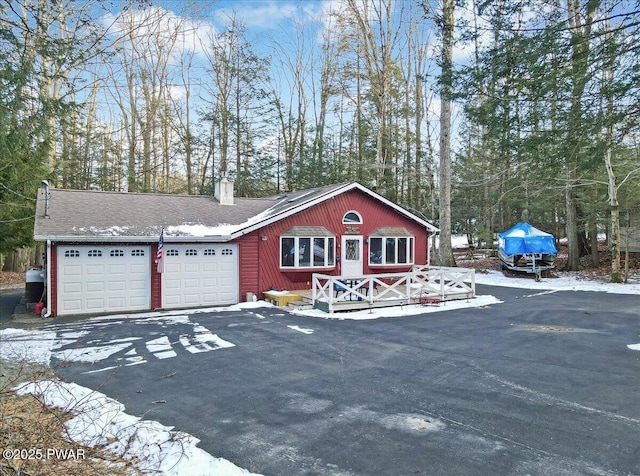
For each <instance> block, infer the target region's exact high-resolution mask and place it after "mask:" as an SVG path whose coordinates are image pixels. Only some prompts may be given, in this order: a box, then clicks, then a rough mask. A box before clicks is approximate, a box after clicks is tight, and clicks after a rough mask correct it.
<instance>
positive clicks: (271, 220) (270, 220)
mask: <svg viewBox="0 0 640 476" xmlns="http://www.w3.org/2000/svg"><path fill="white" fill-rule="evenodd" d="M350 190H360V191H361V192H363V193H365V194H367V195H369V196H371V197H372V198H374V199H376V200H379V201H380V202H382V203H384V204H385V205H387V206H389V207H390V208H393V209H394V210H395V211H396V212H398V213H400V214H401V215H404V216H405V217H407V218H409V219H411V220H413V221H415V222H417V223H419V224H420V225H422V226H424V227H425V228H426V229H427V232H428V233H437V232H439V231H440V230H439V229H438V228H436V227H435V226H433V225H432V224H431V223H429V222H428V221H426V220H423V219H422V218H420V217H418V216H416V215H414V214H413V213H411V212H410V211H408V210H406V209H404V208H402V207H401V206H400V205H398V204H396V203H393V202H392V201H391V200H388V199H386V198H384V197H383V196H382V195H379V194H377V193H376V192H374V191H373V190H369V189H368V188H367V187H365V186H364V185H360V184H359V183H358V182H351V183H347V184H344V185H342V186H340V187H337V188H335V189H333V190H330V191H328V192H326V193H323V194H322V195H319V196H317V197H315V198H313V199H312V200H308V201H305V202H302V203H300V204H296V205H292V206H291V207H289V208H287V209H285V210H283V211H281V212H279V213H277V214H275V215H272V216H270V217H268V218H266V219H264V220H261V221H259V222H256V223H254V224H252V225H250V226H247V227H244V228H239V229H238V230H236V231H235V232H233V233H232V234H231V238H232V239H233V238H238V237H240V236H243V235H246V234H247V233H251V232H252V231H255V230H258V229H260V228H263V227H265V226H267V225H271V224H272V223H275V222H277V221H280V220H282V219H283V218H286V217H288V216H291V215H293V214H295V213H298V212H300V211H302V210H306V209H307V208H310V207H313V206H315V205H318V204H319V203H321V202H324V201H325V200H329V199H331V198H333V197H336V196H338V195H340V194H342V193H345V192H348V191H350ZM285 200H286V199H285Z"/></svg>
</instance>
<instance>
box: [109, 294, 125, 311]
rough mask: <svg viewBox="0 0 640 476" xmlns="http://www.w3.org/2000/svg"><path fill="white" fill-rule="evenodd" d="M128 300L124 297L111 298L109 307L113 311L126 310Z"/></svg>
mask: <svg viewBox="0 0 640 476" xmlns="http://www.w3.org/2000/svg"><path fill="white" fill-rule="evenodd" d="M126 304H127V302H126V300H125V299H124V298H123V297H112V298H109V307H110V308H112V309H116V310H119V309H125V308H126Z"/></svg>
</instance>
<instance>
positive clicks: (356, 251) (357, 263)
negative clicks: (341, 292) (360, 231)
mask: <svg viewBox="0 0 640 476" xmlns="http://www.w3.org/2000/svg"><path fill="white" fill-rule="evenodd" d="M341 251H342V258H341V259H342V276H362V272H363V268H362V235H342V250H341Z"/></svg>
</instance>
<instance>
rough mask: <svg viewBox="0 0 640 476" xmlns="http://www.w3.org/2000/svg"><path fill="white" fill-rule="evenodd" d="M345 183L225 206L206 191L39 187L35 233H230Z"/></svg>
mask: <svg viewBox="0 0 640 476" xmlns="http://www.w3.org/2000/svg"><path fill="white" fill-rule="evenodd" d="M344 185H345V184H339V185H331V186H326V187H318V188H315V189H311V190H302V191H299V192H293V193H286V194H282V195H278V196H275V197H268V198H235V200H234V204H233V205H221V204H220V203H219V202H218V201H217V200H216V199H215V198H213V197H211V196H204V195H168V194H151V193H127V192H97V191H84V190H63V189H55V188H50V189H49V203H48V209H49V216H48V217H45V216H44V214H45V190H44V189H40V190H39V191H38V201H37V206H36V219H35V226H34V236H35V238H36V239H37V240H44V239H58V240H67V241H69V240H72V239H74V238H77V239H79V240H80V239H82V240H88V241H89V240H91V241H96V240H98V239H101V238H104V239H110V240H115V239H120V240H125V239H127V238H128V239H130V238H132V237H136V238H138V239H139V240H142V239H144V238H146V237H148V238H149V240H155V239H157V237H158V235H159V234H160V231H161V230H162V229H163V228H164V229H165V232H164V233H165V237H171V236H196V237H205V236H206V237H215V236H218V237H221V239H223V238H224V237H228V236H229V235H230V234H231V233H233V232H235V231H238V230H241V229H243V228H246V227H248V226H251V225H253V224H256V223H259V222H261V221H264V220H268V219H269V218H272V217H276V216H278V215H280V214H283V213H287V212H288V211H291V210H292V209H295V208H296V207H299V206H300V205H302V204H305V203H307V202H309V201H310V200H314V199H317V198H319V197H321V196H322V195H323V194H327V193H331V192H333V191H335V190H337V189H339V188H340V187H342V186H344Z"/></svg>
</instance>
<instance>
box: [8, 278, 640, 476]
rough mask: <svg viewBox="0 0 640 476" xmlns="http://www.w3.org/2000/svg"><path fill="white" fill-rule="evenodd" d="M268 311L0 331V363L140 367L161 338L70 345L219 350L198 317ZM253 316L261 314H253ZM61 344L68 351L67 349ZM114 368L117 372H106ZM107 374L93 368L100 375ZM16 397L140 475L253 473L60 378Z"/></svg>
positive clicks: (614, 288) (417, 309) (558, 286)
mask: <svg viewBox="0 0 640 476" xmlns="http://www.w3.org/2000/svg"><path fill="white" fill-rule="evenodd" d="M475 282H476V284H487V285H493V286H508V287H516V288H521V289H533V290H540V291H542V292H557V291H599V292H607V293H619V294H638V295H640V284H639V283H634V284H613V283H605V282H595V281H585V280H578V279H576V277H574V276H571V275H570V274H565V275H563V276H561V277H559V278H543V279H542V280H541V281H540V282H536V281H535V280H534V279H532V277H530V276H528V277H523V278H514V277H506V276H504V275H503V274H502V273H501V272H499V271H489V272H487V273H478V272H477V273H476V274H475ZM500 302H501V301H499V300H498V299H496V298H495V297H493V296H477V297H476V298H475V299H470V300H459V301H448V302H445V303H442V304H441V305H440V306H421V305H408V306H396V307H390V308H376V309H372V310H371V311H369V310H363V311H357V312H349V313H335V314H327V313H325V312H322V311H319V310H309V311H296V312H295V313H294V314H298V315H305V316H311V317H320V318H324V319H357V320H367V319H379V318H383V317H386V318H397V317H402V316H411V315H416V314H425V313H433V312H442V311H450V310H454V309H463V308H471V307H486V306H491V305H494V304H499V303H500ZM261 307H273V305H272V304H269V303H266V302H264V301H258V302H249V303H241V304H236V305H234V306H228V307H222V308H220V307H218V308H207V309H194V310H189V311H184V310H183V311H159V312H150V313H137V314H120V315H115V316H100V317H94V318H90V319H86V320H85V321H84V322H83V323H81V324H80V325H78V326H76V327H75V328H69V325H66V326H65V325H60V326H56V325H54V326H49V327H48V329H47V330H30V331H28V330H22V329H10V328H9V329H0V342H1V344H2V345H0V358H3V359H8V360H16V359H17V358H18V359H22V360H26V361H30V362H35V363H40V364H46V365H49V363H50V361H51V358H52V356H53V357H55V358H57V359H63V360H64V359H67V360H69V359H70V360H78V361H83V362H87V361H89V362H97V361H99V360H101V359H106V358H107V357H108V356H110V355H113V353H115V352H119V351H123V350H125V349H127V348H128V347H132V349H131V350H129V351H128V352H127V353H126V354H124V355H125V356H126V357H125V358H124V361H123V365H136V364H141V363H145V362H146V361H145V360H143V359H142V357H141V356H139V355H137V353H136V350H135V343H136V341H138V340H141V341H144V345H145V347H146V349H147V350H148V351H149V352H151V353H152V354H153V355H154V356H155V357H157V358H169V357H173V354H175V352H174V351H173V350H172V348H171V346H170V345H169V344H170V343H169V341H168V339H167V338H166V337H159V338H154V339H152V340H145V339H144V338H141V337H135V336H132V337H130V338H125V339H117V340H113V341H108V342H103V341H89V343H93V344H96V345H95V346H85V347H83V348H80V349H73V348H68V347H70V346H72V345H73V343H74V342H76V341H77V339H79V338H80V337H82V336H84V335H87V332H88V329H90V328H92V327H93V328H100V327H101V326H108V325H117V323H118V321H120V322H122V321H123V320H125V319H138V320H139V322H141V323H144V322H145V321H146V322H149V323H151V322H156V323H160V324H161V325H163V326H167V325H171V324H178V323H180V324H190V325H192V326H193V327H192V329H193V332H192V335H191V336H182V337H181V338H180V340H179V342H180V344H181V345H183V346H184V347H185V348H186V349H187V350H188V351H189V352H191V353H198V352H207V351H210V350H214V349H218V348H226V347H232V346H234V344H233V343H231V342H227V341H225V340H224V339H221V338H219V337H218V336H217V335H216V334H213V333H211V332H210V331H209V330H208V329H207V328H205V327H204V326H202V325H200V324H198V323H196V322H191V317H190V316H193V315H195V314H200V313H210V312H225V311H240V310H251V311H253V310H254V309H258V308H261ZM252 314H254V315H255V316H256V317H258V318H261V319H264V316H262V315H260V314H258V313H255V312H252ZM288 327H289V328H290V329H291V330H294V331H297V332H301V333H304V334H312V333H313V332H314V331H313V329H307V328H301V327H299V326H288ZM65 347H66V349H65ZM627 347H628V348H629V349H630V350H635V351H640V343H638V344H629V345H627ZM110 368H115V367H110ZM103 370H107V369H98V370H97V371H103ZM17 391H18V393H21V394H25V393H32V394H34V395H39V396H40V398H42V399H43V401H44V402H45V403H47V404H49V405H53V406H58V407H60V408H63V409H67V410H70V411H71V412H72V413H73V414H75V415H76V416H75V417H74V418H72V419H71V420H69V421H68V422H67V423H66V425H67V429H68V430H69V437H70V438H72V439H73V441H76V442H79V443H82V444H87V445H95V444H106V445H108V448H110V449H112V450H114V451H115V452H116V453H118V454H121V455H122V456H124V457H125V458H132V459H134V458H135V459H136V460H137V461H139V462H140V463H141V465H142V466H139V467H141V468H142V470H143V472H144V473H145V474H166V475H174V474H175V475H178V474H179V475H192V474H193V475H195V474H202V475H204V474H225V475H236V474H251V473H249V472H248V471H246V470H244V469H241V468H239V467H237V466H235V465H234V464H233V463H231V462H229V461H226V460H223V459H220V458H215V457H213V456H211V455H210V454H208V453H206V452H205V451H203V450H201V449H199V448H197V444H198V441H199V440H198V439H197V438H195V437H193V436H191V435H188V434H185V433H181V432H176V431H173V429H172V428H170V427H166V426H164V425H161V424H160V423H158V422H155V421H149V420H142V419H140V418H138V417H134V416H132V415H128V414H126V413H125V412H124V410H125V408H124V406H123V405H122V404H120V403H119V402H117V401H115V400H113V399H110V398H108V397H106V396H105V395H103V394H101V393H99V392H95V391H92V390H90V389H88V388H85V387H81V386H79V385H76V384H73V383H65V382H61V381H59V380H53V381H51V380H47V381H40V382H31V383H29V384H26V385H23V386H21V387H19V388H17Z"/></svg>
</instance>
